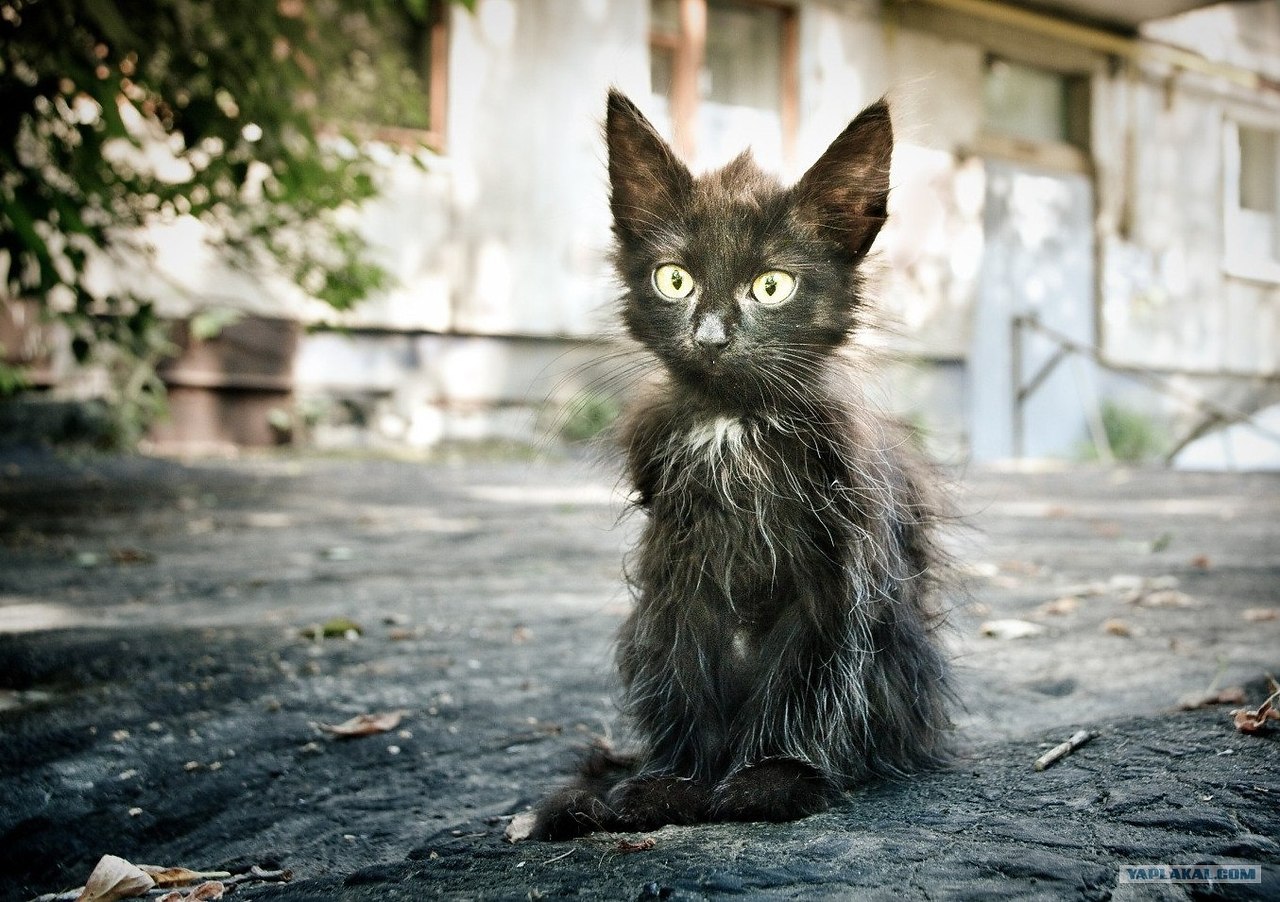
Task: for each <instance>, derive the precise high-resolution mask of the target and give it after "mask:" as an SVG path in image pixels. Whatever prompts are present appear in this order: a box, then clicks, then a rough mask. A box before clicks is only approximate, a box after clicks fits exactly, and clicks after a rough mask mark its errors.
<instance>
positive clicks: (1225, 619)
mask: <svg viewBox="0 0 1280 902" xmlns="http://www.w3.org/2000/svg"><path fill="white" fill-rule="evenodd" d="M624 507H625V506H624V503H623V499H622V498H621V496H620V494H619V492H618V491H617V490H616V486H615V483H614V479H613V476H612V475H611V470H610V469H609V468H608V467H607V466H588V465H585V464H582V463H580V462H574V461H560V462H546V461H537V462H517V461H509V460H508V461H502V460H495V461H489V462H483V461H482V462H470V463H464V464H448V463H433V464H422V463H408V462H397V461H392V460H382V459H332V458H314V457H313V458H261V459H251V460H245V461H240V462H207V461H206V462H200V463H195V464H190V465H180V464H178V463H175V462H168V461H158V460H148V459H143V458H128V459H124V458H91V459H84V460H80V461H76V460H67V459H59V458H54V457H50V456H48V455H44V454H35V453H31V454H25V455H18V454H13V453H11V454H10V456H9V457H7V458H6V459H5V460H3V461H0V542H2V543H3V544H2V545H0V798H3V799H4V803H3V805H2V806H0V882H2V886H0V899H14V900H18V899H28V898H31V897H33V896H36V895H38V894H41V893H47V892H53V891H57V890H60V889H64V888H67V887H69V886H76V885H79V884H80V883H83V881H84V878H85V876H86V875H87V874H88V872H89V870H90V869H91V868H92V866H93V863H94V862H95V861H96V860H97V859H98V857H99V856H101V855H102V854H104V853H112V854H115V855H120V856H122V857H124V858H127V859H129V860H132V861H136V862H148V863H154V864H167V865H182V866H186V867H192V868H197V869H226V870H231V871H236V872H239V871H243V870H246V869H247V868H248V867H250V866H251V865H254V864H257V865H262V866H266V867H287V868H290V869H291V870H292V871H293V872H294V874H295V879H294V880H293V882H291V883H289V884H272V885H258V886H254V885H251V884H246V885H244V886H240V887H238V888H237V889H236V891H235V896H234V897H237V898H245V899H280V900H303V899H370V900H374V899H378V900H382V899H420V898H432V897H436V896H440V897H445V898H485V899H490V898H493V899H502V898H511V899H526V898H541V897H545V898H554V897H565V896H570V897H577V898H586V899H645V898H650V899H659V898H662V899H668V898H669V899H699V898H707V897H716V896H721V895H740V896H743V897H745V898H803V899H815V898H819V899H820V898H849V897H850V896H851V895H855V896H857V897H859V898H886V899H888V898H893V899H900V898H904V897H905V898H972V899H992V898H1019V899H1023V898H1045V899H1061V898H1080V899H1106V898H1111V897H1113V896H1114V897H1115V898H1168V899H1181V898H1198V897H1200V896H1202V895H1204V894H1205V893H1206V892H1209V890H1208V889H1206V888H1205V887H1199V888H1197V887H1194V886H1169V885H1166V886H1164V887H1162V888H1158V889H1154V890H1153V889H1152V888H1137V887H1134V886H1132V885H1126V884H1120V883H1119V882H1118V881H1119V877H1120V865H1121V864H1123V863H1139V862H1141V863H1164V864H1193V863H1197V862H1220V863H1253V864H1259V865H1261V866H1262V868H1263V878H1262V879H1263V881H1264V882H1262V883H1260V884H1253V885H1239V886H1233V887H1232V886H1220V887H1217V888H1216V889H1215V890H1214V891H1215V892H1217V893H1218V895H1219V896H1221V897H1256V898H1277V897H1280V846H1278V845H1277V842H1276V837H1277V836H1280V777H1277V770H1276V763H1277V761H1278V760H1280V758H1278V757H1277V752H1280V742H1278V741H1277V733H1276V732H1272V733H1270V734H1267V735H1256V736H1248V735H1243V734H1240V733H1237V732H1236V731H1235V730H1234V729H1233V728H1232V726H1231V721H1230V718H1229V717H1228V716H1227V714H1226V708H1222V707H1216V708H1209V709H1200V710H1193V711H1177V710H1176V707H1175V705H1176V702H1177V700H1178V699H1179V697H1181V696H1183V695H1185V694H1188V693H1192V692H1196V691H1199V690H1204V689H1205V688H1207V687H1208V686H1209V685H1210V684H1215V685H1216V686H1218V687H1224V686H1231V685H1239V686H1242V687H1244V688H1245V689H1246V692H1247V697H1248V700H1249V702H1250V703H1251V704H1257V703H1258V702H1260V701H1261V700H1262V698H1263V697H1264V696H1265V695H1266V691H1267V689H1266V684H1265V681H1264V679H1263V674H1264V673H1266V672H1273V673H1274V672H1277V671H1278V670H1280V651H1277V649H1280V641H1278V640H1280V621H1278V620H1268V619H1264V618H1266V617H1268V616H1271V615H1269V614H1268V613H1267V612H1268V611H1269V610H1272V609H1275V608H1276V607H1277V606H1280V588H1278V587H1280V477H1277V476H1262V475H1212V476H1210V475H1200V476H1197V475H1188V474H1179V473H1172V472H1166V471H1157V472H1132V473H1124V472H1122V473H1110V472H1105V471H1064V472H1057V473H1040V474H1011V473H996V472H981V473H971V474H967V475H966V476H964V477H963V478H962V479H961V480H960V507H961V508H962V510H963V512H964V513H965V515H966V519H965V522H966V523H967V524H968V526H967V527H966V528H965V529H963V530H961V531H958V532H957V535H956V538H955V539H954V543H955V546H956V550H957V554H958V556H959V558H960V559H961V560H962V561H964V562H965V564H966V571H967V573H968V579H967V582H968V586H967V594H965V595H963V596H957V599H956V610H955V612H954V615H953V618H952V619H953V642H954V645H955V651H956V655H957V659H958V662H959V665H960V670H961V680H962V693H963V695H964V696H965V698H966V700H967V702H968V710H967V711H966V712H964V713H963V714H962V715H961V717H960V719H959V720H960V722H959V730H958V742H959V745H960V748H961V754H960V756H959V757H958V759H957V761H956V763H955V764H954V766H953V767H951V768H950V769H948V770H946V771H943V772H940V773H936V774H931V775H927V776H923V777H920V778H917V779H916V780H914V781H912V782H909V783H905V784H896V785H882V786H876V787H871V788H868V789H865V790H863V791H860V792H857V793H853V794H852V795H851V796H850V797H849V798H848V800H847V802H846V803H845V804H843V805H842V806H840V807H838V808H837V809H834V810H832V811H830V812H828V813H826V814H823V815H819V816H817V817H813V818H810V819H808V820H806V821H803V822H801V823H798V824H790V825H781V826H773V825H714V826H705V827H696V828H667V829H664V830H661V831H658V832H657V833H655V834H652V835H651V838H652V839H653V846H652V848H646V849H642V850H640V851H627V850H628V849H629V848H632V846H630V845H628V844H627V843H626V842H620V840H621V839H623V838H620V837H618V836H606V835H598V836H594V837H589V838H587V839H584V840H581V841H578V842H573V843H567V844H563V845H554V846H552V845H538V844H526V843H522V844H517V845H511V844H508V843H506V842H504V841H503V838H502V835H503V830H504V828H505V826H506V824H507V823H508V821H509V819H510V817H511V816H512V815H514V814H516V813H518V812H520V811H522V810H524V808H525V807H526V806H527V805H529V804H531V803H532V802H533V801H534V800H535V799H536V798H537V797H538V796H539V795H540V794H541V793H542V792H544V791H545V790H546V789H547V788H549V787H551V786H553V785H554V784H555V783H556V782H557V781H558V780H560V779H562V778H563V774H564V773H565V772H566V771H567V770H568V769H569V768H570V767H571V765H572V760H573V757H574V755H575V753H576V752H577V750H579V749H581V748H582V747H584V746H585V745H586V744H588V743H589V742H591V741H592V740H593V739H594V738H595V737H598V736H608V735H611V732H612V731H614V730H616V729H617V728H618V724H617V717H616V711H615V708H614V704H613V701H612V698H611V695H610V692H611V686H612V678H611V673H610V671H611V665H610V660H609V638H610V635H611V633H612V631H613V630H614V628H615V627H616V625H617V623H618V622H619V620H620V618H621V616H622V615H623V613H624V612H625V610H626V596H625V593H624V592H623V590H622V588H621V585H620V580H619V576H618V574H619V562H620V559H621V556H622V554H623V551H624V550H625V547H626V545H627V543H628V537H629V536H630V535H631V534H632V530H634V528H635V526H636V523H635V521H634V519H628V518H625V517H622V516H621V515H622V514H623V511H624ZM620 518H621V519H620ZM337 617H345V618H350V619H351V620H354V621H356V622H357V623H358V624H359V625H360V626H361V628H362V631H363V632H362V635H361V636H360V638H358V639H356V640H348V639H345V638H330V639H322V640H316V639H312V638H307V637H305V636H304V633H305V632H306V631H307V629H308V627H310V626H312V625H314V624H323V623H325V622H326V621H329V620H330V619H332V618H337ZM1010 619H1013V620H1019V621H1023V622H1025V623H1027V624H1031V625H1032V627H1033V629H1032V630H1031V631H1032V632H1033V633H1034V635H1030V636H1027V637H1026V638H1022V639H1016V640H1001V639H998V638H992V637H988V636H984V635H983V634H982V627H983V625H984V624H989V623H990V622H991V621H995V620H1010ZM392 710H399V711H403V712H404V718H403V720H402V722H401V723H400V724H399V726H397V727H396V728H394V729H392V730H391V731H389V732H386V733H382V734H379V735H374V736H368V737H364V738H358V739H349V740H337V739H334V738H332V737H331V736H330V735H329V734H327V733H326V732H325V731H324V730H322V729H321V727H320V724H326V723H327V724H334V723H338V722H340V721H342V720H345V719H346V718H348V717H351V716H353V715H356V714H361V713H370V712H382V711H392ZM1082 727H1084V728H1091V729H1095V730H1097V731H1098V733H1099V736H1098V738H1097V739H1095V740H1094V741H1093V742H1092V743H1091V744H1089V745H1087V746H1085V747H1084V748H1082V749H1081V750H1080V751H1078V752H1077V753H1076V754H1074V755H1072V756H1071V757H1069V758H1067V759H1065V760H1063V761H1062V762H1060V763H1059V764H1058V765H1056V766H1054V767H1053V768H1051V769H1049V770H1047V771H1044V772H1042V773H1037V772H1035V771H1034V770H1033V769H1032V767H1031V763H1032V761H1033V760H1034V759H1035V758H1036V756H1037V755H1039V754H1040V753H1041V752H1043V751H1044V749H1045V748H1047V747H1048V746H1049V745H1052V744H1056V743H1057V742H1060V741H1061V740H1063V739H1065V738H1067V736H1069V735H1070V734H1071V733H1072V732H1074V731H1075V730H1076V729H1078V728H1082ZM625 839H626V840H629V841H634V840H636V839H638V837H635V836H631V837H626V838H625ZM1197 894H1199V895H1197ZM1215 897H1217V896H1215Z"/></svg>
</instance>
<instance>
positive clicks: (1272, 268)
mask: <svg viewBox="0 0 1280 902" xmlns="http://www.w3.org/2000/svg"><path fill="white" fill-rule="evenodd" d="M1241 128H1247V129H1253V130H1255V131H1265V132H1270V133H1271V134H1272V136H1273V137H1274V141H1273V144H1272V147H1273V151H1272V157H1273V159H1272V161H1271V164H1272V166H1274V167H1275V170H1276V172H1275V178H1276V184H1277V186H1280V121H1277V119H1276V118H1275V117H1274V116H1270V117H1269V116H1267V115H1265V114H1264V113H1262V112H1260V111H1253V110H1247V109H1233V110H1229V111H1228V112H1227V114H1226V115H1225V116H1224V118H1223V124H1222V174H1223V179H1222V216H1223V228H1222V268H1223V272H1224V273H1226V275H1228V276H1232V277H1235V278H1239V279H1248V280H1250V281H1254V282H1265V283H1269V284H1280V190H1277V191H1276V196H1275V198H1274V200H1273V204H1274V208H1273V209H1272V210H1271V212H1270V214H1268V213H1266V212H1264V211H1261V210H1248V209H1245V208H1243V207H1241V206H1240V177H1241V166H1242V164H1243V160H1242V159H1241V148H1240V129H1241ZM1268 215H1269V217H1270V223H1269V224H1268V225H1269V231H1270V233H1271V256H1270V257H1269V258H1260V257H1256V256H1252V255H1250V254H1249V253H1248V252H1247V251H1246V250H1244V249H1243V248H1244V247H1245V244H1246V242H1245V240H1244V239H1243V236H1244V235H1245V234H1247V233H1248V232H1249V231H1251V230H1254V229H1256V227H1257V223H1258V220H1259V218H1260V217H1267V216H1268Z"/></svg>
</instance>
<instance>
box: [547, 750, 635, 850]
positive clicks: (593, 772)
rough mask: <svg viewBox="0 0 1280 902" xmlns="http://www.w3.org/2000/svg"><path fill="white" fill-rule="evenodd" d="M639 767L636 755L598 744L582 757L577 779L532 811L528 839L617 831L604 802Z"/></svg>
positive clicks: (559, 838)
mask: <svg viewBox="0 0 1280 902" xmlns="http://www.w3.org/2000/svg"><path fill="white" fill-rule="evenodd" d="M638 766H639V756H637V755H631V754H625V753H622V752H619V751H618V750H616V749H615V748H613V746H612V745H610V744H608V743H606V742H603V741H597V742H596V743H595V744H594V745H592V746H591V747H590V748H589V749H587V750H586V753H585V754H584V755H583V757H582V761H581V763H580V764H579V766H578V776H577V779H575V780H574V781H573V782H572V783H570V784H569V785H567V786H565V787H563V788H561V789H558V790H556V791H555V792H553V793H551V795H549V796H547V797H546V798H545V799H543V800H542V802H541V803H540V804H539V805H538V807H537V810H536V811H535V812H534V815H535V820H534V824H533V829H532V831H531V832H530V833H529V838H530V839H535V840H544V841H552V842H554V841H557V840H564V839H573V838H574V837H577V836H585V835H586V834H588V833H594V832H596V831H598V830H613V829H616V828H617V824H618V816H617V814H616V813H615V812H614V811H613V810H612V809H611V808H610V807H609V805H608V804H607V802H606V799H607V798H608V795H609V791H610V790H611V789H613V787H614V786H616V785H618V784H619V783H621V782H622V781H623V780H625V779H626V778H627V777H630V776H632V775H633V774H634V773H635V772H636V769H637V768H638Z"/></svg>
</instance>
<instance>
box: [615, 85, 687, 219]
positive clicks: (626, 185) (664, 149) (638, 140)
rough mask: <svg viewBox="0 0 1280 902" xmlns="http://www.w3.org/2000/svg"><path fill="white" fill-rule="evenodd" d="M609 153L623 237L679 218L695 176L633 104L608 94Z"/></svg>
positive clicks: (618, 94) (616, 208)
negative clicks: (674, 217)
mask: <svg viewBox="0 0 1280 902" xmlns="http://www.w3.org/2000/svg"><path fill="white" fill-rule="evenodd" d="M605 140H606V143H607V144H608V147H609V188H610V191H609V205H610V207H611V208H612V210H613V223H614V227H615V228H616V229H617V230H618V232H619V234H620V235H625V236H629V237H638V236H640V235H643V234H644V233H645V232H647V231H652V230H654V229H658V228H661V227H662V226H663V225H664V224H665V222H666V221H667V220H668V219H670V218H671V217H673V216H674V215H675V214H676V213H678V212H679V211H680V209H681V207H682V206H683V204H684V202H685V201H686V200H687V198H688V197H689V193H690V191H691V190H692V188H693V176H692V175H690V174H689V170H688V169H686V168H685V165H684V164H683V163H681V162H680V160H678V159H677V158H676V155H675V152H674V151H672V149H671V148H670V147H669V146H668V145H667V142H666V141H663V140H662V136H661V135H659V134H658V131H657V129H655V128H654V127H653V126H652V125H650V124H649V120H648V119H645V118H644V114H643V113H641V112H640V110H639V109H638V108H637V107H636V105H635V104H634V103H632V102H631V101H630V100H628V99H627V98H626V97H625V96H624V95H623V94H622V93H621V92H619V91H617V90H610V91H609V107H608V113H607V115H606V117H605Z"/></svg>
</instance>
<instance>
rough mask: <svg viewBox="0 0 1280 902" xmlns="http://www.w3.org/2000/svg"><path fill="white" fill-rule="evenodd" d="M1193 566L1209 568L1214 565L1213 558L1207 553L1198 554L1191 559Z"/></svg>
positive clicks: (1202, 568) (1199, 568)
mask: <svg viewBox="0 0 1280 902" xmlns="http://www.w3.org/2000/svg"><path fill="white" fill-rule="evenodd" d="M1191 566H1192V567H1195V568H1196V569H1198V570H1208V569H1209V568H1210V567H1212V566H1213V559H1212V558H1210V557H1209V555H1207V554H1197V555H1196V556H1195V557H1193V558H1192V559H1191Z"/></svg>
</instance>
